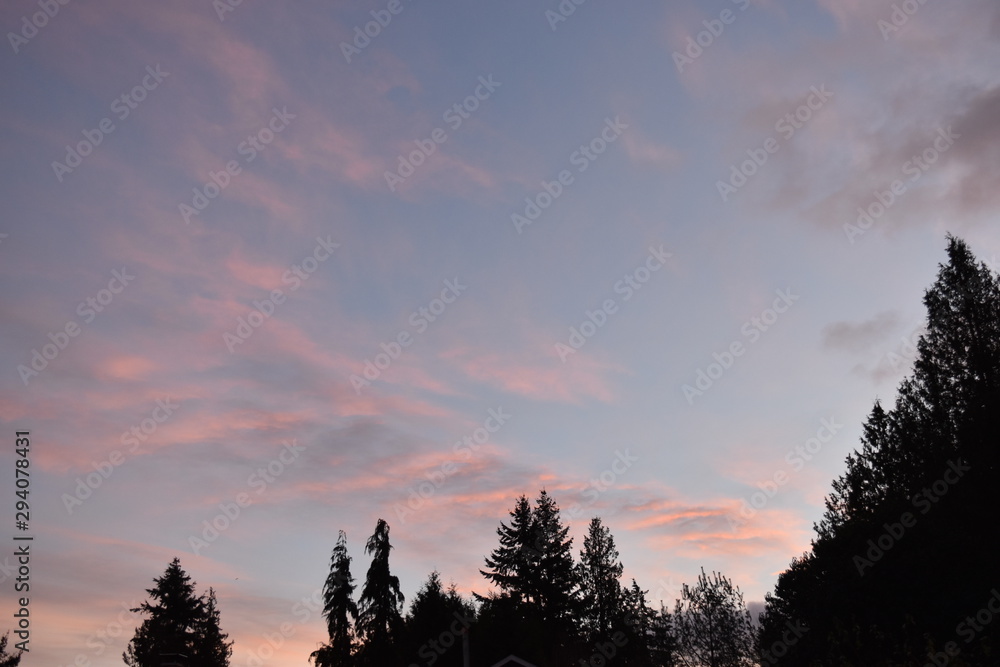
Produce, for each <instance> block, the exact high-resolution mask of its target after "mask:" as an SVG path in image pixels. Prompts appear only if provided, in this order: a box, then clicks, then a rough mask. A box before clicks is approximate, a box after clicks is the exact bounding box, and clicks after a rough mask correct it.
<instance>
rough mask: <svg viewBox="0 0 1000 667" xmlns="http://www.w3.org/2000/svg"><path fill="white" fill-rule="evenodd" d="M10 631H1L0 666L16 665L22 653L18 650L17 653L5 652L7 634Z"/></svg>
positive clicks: (18, 663)
mask: <svg viewBox="0 0 1000 667" xmlns="http://www.w3.org/2000/svg"><path fill="white" fill-rule="evenodd" d="M8 634H10V633H7V632H5V633H3V637H0V667H17V666H18V665H20V664H21V656H22V655H24V651H18V652H17V653H7V635H8Z"/></svg>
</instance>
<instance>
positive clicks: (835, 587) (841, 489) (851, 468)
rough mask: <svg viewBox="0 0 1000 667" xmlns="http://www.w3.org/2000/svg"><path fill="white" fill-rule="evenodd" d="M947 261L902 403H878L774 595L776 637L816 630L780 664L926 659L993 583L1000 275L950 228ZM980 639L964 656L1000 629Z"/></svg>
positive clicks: (998, 540)
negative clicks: (810, 536) (803, 549)
mask: <svg viewBox="0 0 1000 667" xmlns="http://www.w3.org/2000/svg"><path fill="white" fill-rule="evenodd" d="M948 260H949V261H948V263H947V264H946V265H942V266H941V267H940V270H939V272H938V276H937V279H936V281H935V283H934V284H933V285H932V286H931V288H930V289H928V290H927V292H926V293H925V296H924V305H925V306H926V309H927V326H926V332H925V333H924V334H923V336H922V337H921V338H920V340H919V342H918V344H917V358H916V361H915V362H914V367H913V373H912V375H911V376H910V377H908V378H906V379H904V380H903V381H902V383H901V384H900V386H899V390H898V394H897V398H896V401H895V405H894V407H893V408H892V409H891V410H884V409H883V408H882V406H881V405H880V404H879V403H876V404H875V407H874V408H873V410H872V412H871V414H870V415H869V418H868V421H867V423H866V424H865V428H864V434H863V437H862V440H861V448H860V451H855V452H853V453H852V454H851V455H850V456H848V457H847V470H846V472H845V473H844V474H843V475H842V476H841V477H840V478H838V479H837V480H835V481H834V483H833V490H832V492H831V494H830V495H829V497H828V498H827V501H826V513H825V515H824V517H823V520H822V521H821V522H820V523H819V525H817V526H816V532H817V537H816V539H815V540H814V541H813V545H812V549H811V550H810V552H808V553H806V554H804V555H803V556H802V557H801V558H798V559H795V560H794V561H793V562H792V564H791V566H790V567H789V569H788V570H787V571H786V572H784V573H782V575H781V576H780V578H779V580H778V583H777V585H776V587H775V591H774V594H773V595H770V596H768V598H767V613H766V614H765V616H764V618H763V622H762V628H761V643H762V645H763V646H764V647H765V648H766V647H768V646H772V645H773V644H774V643H775V642H777V641H779V640H780V638H781V636H782V634H783V631H784V629H785V628H787V627H799V626H801V627H803V628H805V629H806V630H807V631H808V632H807V633H806V634H805V636H804V637H802V638H801V639H800V640H797V641H796V643H795V646H793V647H791V649H790V650H789V655H788V657H787V658H786V659H785V660H784V661H782V664H793V665H797V664H806V663H809V662H815V663H816V664H822V665H827V664H829V665H839V664H842V663H843V664H850V663H853V664H861V663H863V664H873V665H874V664H898V663H917V662H919V663H920V664H923V663H924V662H926V661H927V653H928V647H929V646H935V645H936V646H941V645H943V644H944V643H946V642H947V641H949V640H953V639H954V633H955V627H956V623H958V622H959V621H960V620H961V619H963V618H964V617H966V616H967V615H968V614H969V612H970V611H973V610H976V609H978V608H980V606H981V605H982V604H983V602H982V599H981V598H983V597H985V596H984V593H985V592H987V591H989V590H990V589H991V587H993V586H994V585H995V581H994V579H995V571H996V564H995V553H996V552H997V549H998V548H1000V530H998V523H1000V522H998V519H997V517H996V514H995V512H993V511H992V507H993V506H994V505H995V500H994V496H995V491H994V489H995V487H996V484H997V481H998V473H1000V470H998V454H1000V448H998V447H997V446H996V435H995V434H996V431H997V428H998V426H1000V409H998V408H1000V279H998V276H997V275H996V274H994V273H992V272H991V271H990V270H989V268H988V267H987V266H986V265H985V264H982V263H977V262H976V260H975V258H974V257H973V255H972V253H971V252H970V251H969V249H968V247H967V246H966V244H965V243H964V242H962V241H960V240H958V239H955V238H952V237H949V239H948ZM907 517H908V519H907ZM904 519H907V520H906V523H907V524H909V525H906V526H904V525H903V520H904ZM890 538H891V540H890ZM880 540H881V542H882V545H883V546H879V541H880ZM885 545H888V546H889V548H888V549H886V548H884V546H885ZM958 563H961V567H956V564H958ZM914 582H920V585H919V586H916V585H914ZM976 639H977V642H976V644H975V645H974V646H970V647H963V649H962V658H961V659H975V657H977V656H985V655H986V654H987V653H988V652H989V650H990V646H991V644H992V643H993V642H995V641H997V639H1000V633H998V632H997V629H996V627H988V628H985V629H984V631H983V632H982V633H979V634H978V635H977V637H976ZM953 662H954V661H953Z"/></svg>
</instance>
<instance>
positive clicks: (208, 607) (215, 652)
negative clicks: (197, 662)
mask: <svg viewBox="0 0 1000 667" xmlns="http://www.w3.org/2000/svg"><path fill="white" fill-rule="evenodd" d="M202 602H203V603H204V610H205V611H204V614H203V615H202V619H201V624H200V627H199V628H198V630H197V633H198V635H199V636H200V637H201V644H202V650H201V654H202V664H204V665H228V664H229V658H230V657H231V656H232V655H233V642H229V643H226V640H227V639H229V635H228V634H227V633H225V632H223V631H222V627H221V623H220V621H221V618H222V616H221V614H220V613H219V607H218V600H216V598H215V589H214V588H211V587H209V589H208V595H206V596H202Z"/></svg>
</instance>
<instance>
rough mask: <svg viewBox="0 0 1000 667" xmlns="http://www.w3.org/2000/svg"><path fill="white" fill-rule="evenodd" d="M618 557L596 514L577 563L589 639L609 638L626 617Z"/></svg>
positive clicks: (607, 530) (583, 617) (616, 550)
mask: <svg viewBox="0 0 1000 667" xmlns="http://www.w3.org/2000/svg"><path fill="white" fill-rule="evenodd" d="M618 557H619V554H618V549H617V548H615V538H614V537H612V535H611V531H610V530H609V529H608V528H607V527H605V526H604V525H603V524H602V523H601V519H600V518H599V517H594V518H593V519H591V520H590V527H589V529H588V532H587V536H586V537H584V538H583V549H582V550H581V551H580V564H579V565H578V566H577V571H578V574H579V579H580V593H581V599H582V605H583V608H582V611H583V614H582V619H581V620H582V621H583V625H584V627H585V628H586V630H587V634H588V635H589V637H588V638H589V641H591V642H594V641H606V640H608V639H609V638H610V637H611V633H612V631H613V630H615V629H618V628H619V626H621V625H622V623H623V620H624V618H625V609H624V605H623V602H624V600H623V595H622V586H621V581H620V580H621V576H622V570H623V567H622V564H621V561H619V560H618ZM633 583H634V582H633ZM636 589H637V590H638V586H636ZM639 593H640V594H641V591H639ZM635 602H636V604H638V601H635ZM643 603H644V601H643Z"/></svg>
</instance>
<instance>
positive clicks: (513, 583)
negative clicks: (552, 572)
mask: <svg viewBox="0 0 1000 667" xmlns="http://www.w3.org/2000/svg"><path fill="white" fill-rule="evenodd" d="M536 532H537V531H536V525H535V522H534V518H533V517H532V512H531V504H530V503H529V502H528V498H527V496H524V495H522V496H521V497H519V498H518V499H517V502H516V503H515V504H514V509H512V510H511V511H510V525H507V524H505V523H503V522H501V523H500V527H499V528H497V536H498V537H499V538H500V544H499V546H497V548H496V549H494V550H493V553H492V554H491V555H490V556H488V557H487V558H486V567H487V568H489V569H488V570H480V571H479V572H480V573H481V574H482V575H483V576H484V577H486V579H488V580H489V581H490V582H492V583H493V584H494V585H496V586H497V588H499V589H500V590H501V591H502V592H503V593H506V594H508V595H510V596H511V598H512V599H513V601H514V602H515V603H521V602H535V601H536V600H535V599H534V594H535V590H534V589H535V588H536V587H537V586H536V584H535V583H534V579H535V574H534V570H535V569H536V568H537V566H538V556H539V555H540V554H539V552H538V550H537V548H536V542H537V541H538V540H537V536H536Z"/></svg>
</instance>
